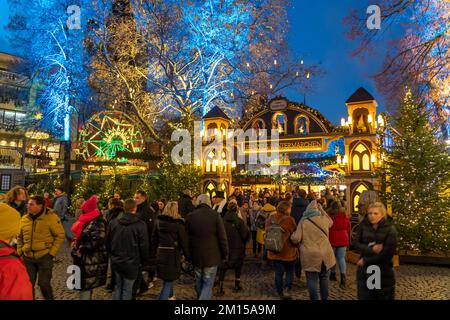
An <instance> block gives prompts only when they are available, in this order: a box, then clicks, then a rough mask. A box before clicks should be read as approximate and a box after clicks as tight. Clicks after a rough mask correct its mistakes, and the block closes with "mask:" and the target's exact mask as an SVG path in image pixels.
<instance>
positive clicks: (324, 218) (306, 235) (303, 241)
mask: <svg viewBox="0 0 450 320" xmlns="http://www.w3.org/2000/svg"><path fill="white" fill-rule="evenodd" d="M308 217H309V218H308ZM332 225H333V220H331V218H330V217H329V216H328V215H327V214H326V213H325V212H324V211H322V210H320V207H319V206H318V204H317V202H316V201H315V200H314V201H312V202H311V203H310V205H309V206H308V208H307V209H306V211H305V213H304V215H303V218H302V220H301V221H300V223H299V224H298V226H297V229H296V230H295V232H294V233H293V234H292V236H291V240H292V241H293V242H294V243H299V244H300V260H301V264H302V269H303V270H305V271H308V272H320V270H321V266H322V263H324V264H325V266H326V268H327V270H329V269H331V267H333V266H334V265H335V264H336V258H335V257H334V253H333V248H332V247H331V244H330V241H329V239H328V233H329V229H330V228H331V226H332Z"/></svg>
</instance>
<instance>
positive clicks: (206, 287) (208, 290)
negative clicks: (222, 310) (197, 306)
mask: <svg viewBox="0 0 450 320" xmlns="http://www.w3.org/2000/svg"><path fill="white" fill-rule="evenodd" d="M216 273H217V266H215V267H207V268H198V267H195V291H196V292H197V297H198V300H210V299H211V296H212V288H213V286H214V280H215V278H216Z"/></svg>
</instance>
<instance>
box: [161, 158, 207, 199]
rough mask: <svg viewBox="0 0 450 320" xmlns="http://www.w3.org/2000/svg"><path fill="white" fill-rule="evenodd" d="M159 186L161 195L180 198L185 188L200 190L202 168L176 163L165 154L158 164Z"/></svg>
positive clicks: (193, 191)
mask: <svg viewBox="0 0 450 320" xmlns="http://www.w3.org/2000/svg"><path fill="white" fill-rule="evenodd" d="M158 169H159V176H158V178H157V188H158V191H159V194H160V196H161V197H164V198H166V199H167V200H176V199H178V197H179V195H180V193H181V192H182V191H183V190H186V189H188V190H190V191H191V192H192V193H194V194H195V193H199V192H200V181H201V170H200V168H199V167H196V166H195V165H194V164H180V165H175V164H174V163H173V162H172V161H171V159H170V156H167V155H166V156H165V157H164V158H163V160H161V162H160V163H159V164H158Z"/></svg>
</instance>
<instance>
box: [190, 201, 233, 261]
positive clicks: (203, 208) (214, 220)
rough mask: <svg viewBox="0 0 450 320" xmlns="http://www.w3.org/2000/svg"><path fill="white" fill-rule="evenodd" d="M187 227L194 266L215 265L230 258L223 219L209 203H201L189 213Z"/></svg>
mask: <svg viewBox="0 0 450 320" xmlns="http://www.w3.org/2000/svg"><path fill="white" fill-rule="evenodd" d="M186 228H187V230H188V235H189V244H190V249H191V260H192V263H193V265H194V266H196V267H199V268H206V267H214V266H218V265H219V264H220V263H221V262H222V261H224V260H227V259H228V241H227V234H226V233H225V227H224V225H223V221H222V219H221V218H220V216H219V214H218V213H217V212H216V211H214V210H212V209H211V208H210V207H209V206H208V205H206V204H200V205H199V206H197V208H196V209H195V210H194V211H193V212H191V213H190V214H188V216H187V218H186Z"/></svg>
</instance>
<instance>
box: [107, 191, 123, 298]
mask: <svg viewBox="0 0 450 320" xmlns="http://www.w3.org/2000/svg"><path fill="white" fill-rule="evenodd" d="M116 194H117V193H116ZM123 214H124V210H123V201H122V200H120V199H118V198H116V197H114V198H111V199H109V201H108V210H106V211H105V212H104V217H105V220H106V228H107V229H108V226H109V225H110V224H111V222H112V221H113V220H114V219H120V218H122V216H123ZM114 274H115V272H114V270H113V269H112V267H111V281H110V282H109V283H108V285H107V286H106V289H107V290H108V291H109V292H112V291H113V290H114V287H115V286H116V281H115V276H114Z"/></svg>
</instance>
